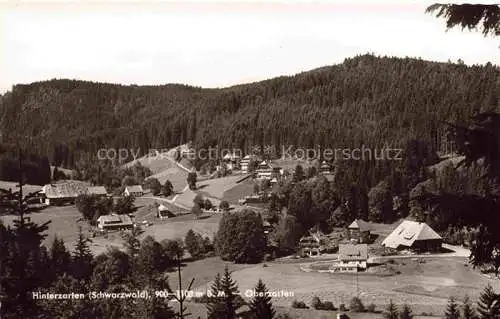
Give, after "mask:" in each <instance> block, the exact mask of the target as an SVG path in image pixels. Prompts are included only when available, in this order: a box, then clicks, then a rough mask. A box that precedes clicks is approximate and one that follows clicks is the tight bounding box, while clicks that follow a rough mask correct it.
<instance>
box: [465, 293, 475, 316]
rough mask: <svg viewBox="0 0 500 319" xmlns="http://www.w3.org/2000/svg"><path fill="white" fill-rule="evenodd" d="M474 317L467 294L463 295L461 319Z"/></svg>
mask: <svg viewBox="0 0 500 319" xmlns="http://www.w3.org/2000/svg"><path fill="white" fill-rule="evenodd" d="M475 317H476V314H475V311H474V308H473V307H472V304H471V302H470V299H469V296H465V298H464V301H463V305H462V318H463V319H473V318H475Z"/></svg>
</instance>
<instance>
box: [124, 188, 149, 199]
mask: <svg viewBox="0 0 500 319" xmlns="http://www.w3.org/2000/svg"><path fill="white" fill-rule="evenodd" d="M123 195H124V196H134V197H140V196H142V195H144V190H143V189H142V186H141V185H132V186H127V187H125V191H124V192H123Z"/></svg>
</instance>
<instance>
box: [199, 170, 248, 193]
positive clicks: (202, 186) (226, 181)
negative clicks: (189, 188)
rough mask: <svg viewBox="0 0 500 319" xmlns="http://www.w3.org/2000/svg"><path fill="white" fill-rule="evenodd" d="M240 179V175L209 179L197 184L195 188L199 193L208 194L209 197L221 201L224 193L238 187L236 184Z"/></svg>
mask: <svg viewBox="0 0 500 319" xmlns="http://www.w3.org/2000/svg"><path fill="white" fill-rule="evenodd" d="M241 177H242V175H230V176H226V177H221V178H214V179H209V180H205V181H201V182H199V183H198V185H197V187H198V189H199V190H200V191H203V192H205V193H207V194H209V195H210V196H211V197H215V198H219V199H221V198H222V197H223V196H224V192H226V191H228V190H230V189H231V188H233V187H235V186H236V185H238V183H236V182H237V181H238V180H239V179H240V178H241Z"/></svg>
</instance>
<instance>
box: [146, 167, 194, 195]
mask: <svg viewBox="0 0 500 319" xmlns="http://www.w3.org/2000/svg"><path fill="white" fill-rule="evenodd" d="M171 165H173V166H171V167H168V168H166V169H164V170H162V171H161V172H158V173H156V174H154V175H152V176H150V177H153V178H156V179H158V181H159V182H160V183H161V184H162V185H163V184H164V183H165V181H166V180H169V181H170V183H172V185H173V186H174V192H180V191H182V190H183V189H184V187H186V185H187V175H188V173H187V172H186V171H185V170H183V169H181V168H179V167H178V166H177V165H175V164H174V163H171Z"/></svg>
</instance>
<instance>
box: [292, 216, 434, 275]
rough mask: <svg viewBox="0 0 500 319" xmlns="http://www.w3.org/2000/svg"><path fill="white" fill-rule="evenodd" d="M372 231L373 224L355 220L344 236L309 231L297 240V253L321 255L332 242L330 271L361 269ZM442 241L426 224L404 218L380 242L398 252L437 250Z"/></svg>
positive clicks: (366, 259)
mask: <svg viewBox="0 0 500 319" xmlns="http://www.w3.org/2000/svg"><path fill="white" fill-rule="evenodd" d="M373 231H374V227H373V224H372V223H369V222H366V221H364V220H361V219H356V220H354V221H353V222H352V223H351V224H350V225H349V226H348V227H347V228H346V232H345V235H344V237H342V236H341V237H340V238H339V237H338V236H334V235H332V234H330V235H324V234H322V233H321V232H314V233H313V232H309V234H308V235H306V236H304V237H302V238H301V239H300V241H299V254H300V255H301V256H302V257H315V256H320V255H321V254H323V253H325V252H328V250H329V248H331V247H332V245H333V246H336V248H337V247H338V254H337V260H336V261H335V262H333V263H332V265H331V266H330V269H329V271H331V272H357V271H364V270H366V269H367V267H368V257H369V256H368V247H369V246H368V245H369V244H370V243H371V242H372V236H373V235H374V234H373ZM334 240H336V242H335V244H333V243H332V242H333V241H334ZM442 243H443V239H442V237H441V236H440V235H439V234H438V233H436V232H435V231H434V230H433V229H432V228H431V227H430V226H429V225H427V224H426V223H422V222H416V221H410V220H403V221H402V222H401V223H400V224H399V225H398V226H397V227H396V228H395V229H394V230H393V231H392V232H391V233H390V234H389V235H388V236H387V237H386V238H385V239H384V240H383V241H382V243H381V245H382V247H387V248H391V249H395V250H398V251H403V250H408V251H412V252H417V253H425V252H439V250H440V249H441V245H442Z"/></svg>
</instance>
